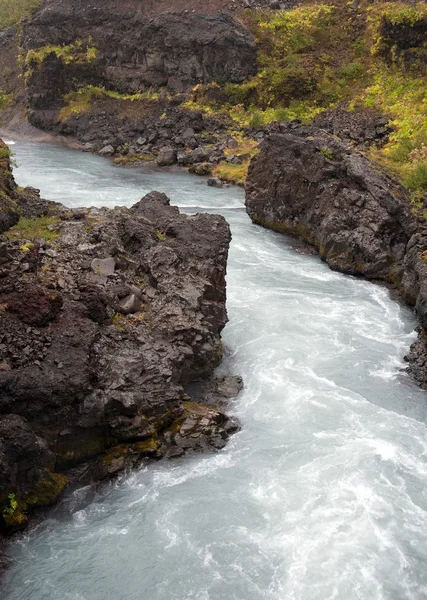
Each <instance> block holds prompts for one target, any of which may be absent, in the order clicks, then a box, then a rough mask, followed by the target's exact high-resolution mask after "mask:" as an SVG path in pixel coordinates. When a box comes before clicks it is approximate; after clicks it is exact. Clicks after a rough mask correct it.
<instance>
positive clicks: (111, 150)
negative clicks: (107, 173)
mask: <svg viewBox="0 0 427 600" xmlns="http://www.w3.org/2000/svg"><path fill="white" fill-rule="evenodd" d="M114 152H115V150H114V148H113V146H111V144H108V145H107V146H104V147H103V148H101V150H99V152H98V154H100V155H101V156H110V155H111V154H114Z"/></svg>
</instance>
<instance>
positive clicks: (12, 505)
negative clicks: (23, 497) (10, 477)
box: [3, 494, 18, 516]
mask: <svg viewBox="0 0 427 600" xmlns="http://www.w3.org/2000/svg"><path fill="white" fill-rule="evenodd" d="M8 501H9V504H8V505H7V506H5V507H4V508H3V514H4V515H9V516H11V515H13V513H14V512H15V511H16V509H17V508H18V502H17V500H16V496H15V494H9V496H8Z"/></svg>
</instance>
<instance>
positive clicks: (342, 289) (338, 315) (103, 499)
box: [0, 142, 427, 600]
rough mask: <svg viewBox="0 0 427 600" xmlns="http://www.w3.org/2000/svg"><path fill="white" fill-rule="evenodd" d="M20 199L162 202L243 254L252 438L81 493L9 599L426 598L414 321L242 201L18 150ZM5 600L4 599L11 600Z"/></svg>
mask: <svg viewBox="0 0 427 600" xmlns="http://www.w3.org/2000/svg"><path fill="white" fill-rule="evenodd" d="M13 150H14V152H15V153H16V160H17V162H18V165H19V166H18V167H17V168H16V169H15V175H16V178H17V181H18V183H19V184H20V185H28V184H30V185H32V186H34V187H39V188H40V189H41V191H42V195H43V196H44V197H47V198H50V199H52V200H58V201H61V202H63V203H64V204H66V205H68V206H88V205H98V206H99V205H104V206H113V205H116V204H128V205H131V204H132V203H134V202H135V201H137V200H138V199H140V198H141V197H142V196H143V195H144V194H145V193H146V192H148V191H151V190H152V189H156V190H159V191H164V192H166V193H167V194H168V195H169V196H170V198H171V199H172V202H173V203H174V204H177V205H178V206H179V207H180V208H181V209H182V210H185V211H189V212H198V211H210V212H220V213H221V214H223V215H224V216H225V217H226V219H227V220H228V221H229V223H230V225H231V227H232V232H233V242H232V246H231V251H230V258H229V265H228V277H227V281H228V289H227V295H228V312H229V317H230V322H229V324H228V325H227V327H226V328H225V330H224V335H223V339H224V344H225V347H226V348H227V349H228V355H227V356H226V358H225V360H224V362H223V364H222V366H221V367H220V369H219V372H220V373H221V374H225V373H230V374H239V375H242V377H243V378H244V382H245V389H244V391H243V392H242V394H241V395H240V396H239V397H238V399H237V400H236V401H235V403H234V404H233V405H232V407H231V409H230V412H232V413H234V414H235V415H236V416H237V417H238V418H239V419H240V421H241V424H242V431H241V432H240V433H238V434H237V435H235V436H234V437H233V438H232V439H231V441H230V442H229V444H228V445H227V447H226V448H225V449H224V450H223V451H221V452H220V453H218V454H213V455H201V456H197V457H196V458H191V459H189V458H183V459H179V460H175V461H169V462H166V461H161V462H159V463H154V464H150V465H149V466H148V467H145V468H143V469H141V470H140V471H138V472H135V473H133V474H132V475H130V476H126V477H122V478H121V479H120V480H119V481H118V482H115V483H113V484H111V485H109V486H107V487H106V488H105V487H104V488H102V489H101V490H100V491H95V490H94V489H93V488H91V487H87V488H84V489H79V490H77V491H75V492H73V493H72V494H71V495H69V497H68V498H66V499H65V500H64V501H63V502H62V503H61V504H60V505H59V506H58V507H56V508H54V509H53V510H52V511H51V513H50V516H49V518H48V519H47V521H45V522H44V523H43V524H42V525H40V526H39V527H38V528H37V530H36V531H34V532H31V533H29V534H27V535H25V536H24V537H23V538H22V539H21V540H19V541H17V542H15V543H13V544H12V545H11V546H10V548H9V554H10V556H11V557H12V559H13V561H12V566H11V568H10V570H9V571H8V573H7V574H6V577H5V586H4V588H3V592H2V593H3V595H2V598H3V600H425V599H426V598H427V427H426V423H427V403H426V398H427V396H426V394H425V393H424V392H421V391H420V390H419V389H418V388H417V387H416V386H415V384H414V383H413V381H412V380H411V378H410V377H409V376H408V375H407V374H405V373H404V372H403V370H402V369H403V368H404V362H403V356H404V354H405V353H406V352H407V350H408V348H409V345H410V343H411V342H412V341H413V340H414V339H415V334H414V332H413V330H414V326H415V324H416V321H415V317H414V316H413V315H412V313H411V312H410V311H409V310H408V309H406V308H405V307H403V306H401V305H399V304H398V303H396V302H395V301H393V300H391V299H390V296H389V293H388V291H387V290H386V289H385V288H382V287H379V286H376V285H373V284H371V283H368V282H365V281H363V280H360V279H356V278H352V277H347V276H344V275H341V274H338V273H334V272H332V271H330V270H329V269H328V268H327V267H326V265H325V264H323V263H322V262H321V261H320V260H319V259H318V258H316V257H313V256H306V255H303V254H299V253H297V252H295V250H294V249H293V246H294V245H295V242H294V241H292V240H290V239H288V238H286V237H283V236H280V235H277V234H275V233H272V232H270V231H267V230H264V229H262V228H260V227H257V226H255V225H252V224H251V222H250V220H249V218H248V217H247V216H246V213H245V211H244V207H243V202H244V193H243V191H242V190H241V189H238V188H229V189H215V188H209V187H207V186H206V181H205V180H204V179H199V178H197V177H194V176H189V175H187V174H183V173H173V172H167V171H161V172H159V171H153V172H149V171H147V170H141V169H116V168H114V167H113V166H112V164H111V162H110V161H109V160H108V159H103V158H100V157H96V156H91V155H87V154H81V153H77V152H73V151H71V150H67V149H65V148H63V147H61V146H57V145H49V144H35V143H23V142H17V143H16V144H15V145H14V147H13ZM0 595H1V593H0Z"/></svg>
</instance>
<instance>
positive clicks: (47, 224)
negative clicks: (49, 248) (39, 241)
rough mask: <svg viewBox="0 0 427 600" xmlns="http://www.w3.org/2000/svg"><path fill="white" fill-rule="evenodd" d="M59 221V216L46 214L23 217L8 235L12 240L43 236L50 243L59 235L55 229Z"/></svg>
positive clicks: (33, 238)
mask: <svg viewBox="0 0 427 600" xmlns="http://www.w3.org/2000/svg"><path fill="white" fill-rule="evenodd" d="M58 223H59V219H58V218H57V217H49V216H45V217H37V218H34V219H28V218H26V217H21V218H20V219H19V221H18V223H17V224H16V225H15V226H14V227H12V229H10V230H9V231H8V232H7V233H6V235H7V237H8V238H9V239H10V240H16V239H19V240H35V239H36V238H43V239H45V240H46V242H48V243H50V242H53V241H54V240H56V239H57V238H58V236H59V234H58V232H57V231H56V230H55V228H56V226H57V225H58ZM24 246H25V245H24ZM27 246H28V248H29V246H30V245H29V244H28V245H27Z"/></svg>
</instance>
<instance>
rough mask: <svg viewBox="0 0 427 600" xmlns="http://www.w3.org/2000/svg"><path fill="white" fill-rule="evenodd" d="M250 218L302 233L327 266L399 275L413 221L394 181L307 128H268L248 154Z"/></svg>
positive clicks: (391, 278) (373, 276) (392, 276)
mask: <svg viewBox="0 0 427 600" xmlns="http://www.w3.org/2000/svg"><path fill="white" fill-rule="evenodd" d="M246 190H247V195H246V207H247V211H248V214H249V216H250V217H251V219H252V220H253V221H255V222H257V223H261V224H263V225H266V226H268V227H271V228H272V229H276V230H279V231H283V232H289V233H291V234H292V233H293V234H295V233H296V234H298V235H301V236H302V237H303V238H304V239H306V240H307V241H309V242H311V243H313V244H314V245H315V246H316V247H317V249H318V250H319V253H320V256H321V257H322V259H323V260H325V261H326V262H327V263H328V264H329V266H330V267H331V268H333V269H336V270H339V271H342V272H344V273H350V274H353V275H364V276H365V277H369V278H371V279H385V280H388V281H396V282H400V281H401V279H402V274H403V259H404V256H405V250H406V246H407V243H408V241H409V239H410V237H411V235H412V234H413V233H414V232H415V229H416V223H415V219H414V218H413V216H412V215H411V212H410V210H409V201H407V199H406V198H405V192H404V190H403V188H401V186H399V185H398V184H397V183H395V182H393V181H392V180H391V179H390V178H389V177H387V176H386V175H385V174H384V173H381V172H379V171H378V170H376V169H375V167H374V165H372V164H370V163H369V161H368V160H366V159H365V158H364V157H363V156H362V155H361V154H359V153H358V152H354V151H352V150H351V149H350V148H349V147H348V146H346V145H345V144H343V143H342V142H340V141H338V140H337V139H336V138H334V137H332V136H330V135H328V134H326V133H324V132H322V131H320V130H316V129H315V128H312V127H302V128H300V129H296V130H292V129H288V130H286V129H285V131H284V132H283V133H273V134H272V135H271V136H270V137H269V138H268V139H267V140H266V141H265V142H263V144H262V145H261V152H260V153H259V155H258V156H257V157H256V158H255V159H254V160H253V162H252V164H251V166H250V170H249V177H248V182H247V188H246Z"/></svg>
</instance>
